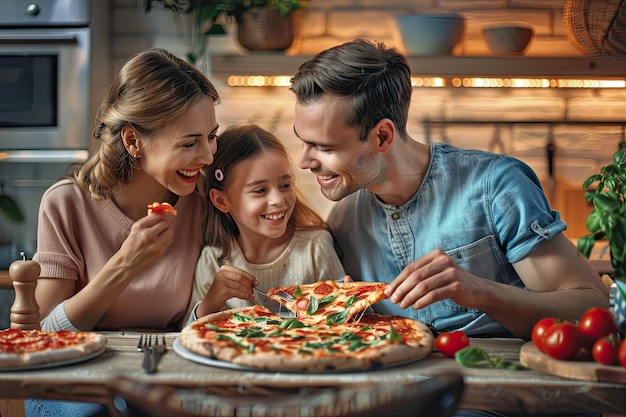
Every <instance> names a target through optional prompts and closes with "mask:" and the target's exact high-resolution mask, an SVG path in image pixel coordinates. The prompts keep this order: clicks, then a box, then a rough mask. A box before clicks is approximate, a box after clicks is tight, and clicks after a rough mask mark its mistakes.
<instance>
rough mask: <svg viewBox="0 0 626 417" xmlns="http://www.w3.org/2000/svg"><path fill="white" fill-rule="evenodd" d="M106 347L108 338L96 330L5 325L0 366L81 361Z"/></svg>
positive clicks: (1, 341) (0, 340)
mask: <svg viewBox="0 0 626 417" xmlns="http://www.w3.org/2000/svg"><path fill="white" fill-rule="evenodd" d="M105 347H106V338H105V337H104V336H103V335H101V334H98V333H95V332H73V331H65V330H61V331H58V332H46V331H42V330H21V329H6V330H2V331H0V369H17V368H29V367H33V366H41V365H51V364H59V363H66V362H69V361H78V360H81V359H86V358H89V357H91V356H93V355H95V354H98V353H101V352H103V351H104V349H105Z"/></svg>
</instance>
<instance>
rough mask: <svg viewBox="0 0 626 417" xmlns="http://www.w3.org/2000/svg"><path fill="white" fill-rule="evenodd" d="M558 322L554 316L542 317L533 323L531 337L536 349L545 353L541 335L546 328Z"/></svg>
mask: <svg viewBox="0 0 626 417" xmlns="http://www.w3.org/2000/svg"><path fill="white" fill-rule="evenodd" d="M558 322H559V321H558V320H557V319H555V318H554V317H546V318H544V319H541V320H539V321H538V322H537V323H535V326H534V327H533V332H532V335H531V339H532V341H533V343H534V344H535V346H537V349H539V351H540V352H543V353H545V352H544V346H543V337H544V336H545V334H546V330H548V329H549V328H550V327H552V326H554V325H555V324H557V323H558Z"/></svg>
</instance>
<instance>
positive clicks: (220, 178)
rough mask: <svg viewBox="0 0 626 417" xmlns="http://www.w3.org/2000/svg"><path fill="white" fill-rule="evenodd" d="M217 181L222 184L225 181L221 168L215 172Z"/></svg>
mask: <svg viewBox="0 0 626 417" xmlns="http://www.w3.org/2000/svg"><path fill="white" fill-rule="evenodd" d="M215 179H216V180H218V181H219V182H222V181H223V180H224V173H223V172H222V170H221V169H219V168H218V169H216V170H215Z"/></svg>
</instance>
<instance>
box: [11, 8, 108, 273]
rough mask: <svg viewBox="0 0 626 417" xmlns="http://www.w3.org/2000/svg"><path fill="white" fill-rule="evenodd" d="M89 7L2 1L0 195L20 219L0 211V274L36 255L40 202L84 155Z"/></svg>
mask: <svg viewBox="0 0 626 417" xmlns="http://www.w3.org/2000/svg"><path fill="white" fill-rule="evenodd" d="M98 1H100V0H98ZM91 7H92V5H91V1H90V0H0V195H2V196H3V197H2V199H3V200H2V201H6V200H7V196H8V197H9V198H10V199H12V200H14V201H15V202H16V203H17V205H18V206H19V208H20V209H21V212H22V214H23V220H15V219H12V218H11V216H7V215H6V214H4V215H3V213H2V210H0V270H4V269H6V268H7V266H8V265H9V264H10V263H11V262H12V261H14V260H16V259H18V258H19V254H20V252H21V251H27V252H30V253H31V254H32V253H34V252H35V250H36V240H37V216H38V210H39V203H40V200H41V196H42V195H43V193H44V192H45V190H46V189H47V188H48V187H49V186H50V185H52V184H53V183H54V182H55V181H57V180H58V179H59V177H61V176H62V175H63V174H65V172H66V171H67V167H68V165H69V164H70V163H71V162H72V161H75V160H84V159H85V158H86V157H87V155H88V149H89V141H90V132H89V130H90V125H91V123H90V114H89V112H90V85H91V80H90V77H91V74H92V72H91V68H90V60H91V48H92V46H91V45H92V33H91V28H90V23H91ZM0 208H1V207H0Z"/></svg>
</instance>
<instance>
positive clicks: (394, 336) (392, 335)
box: [389, 326, 403, 342]
mask: <svg viewBox="0 0 626 417" xmlns="http://www.w3.org/2000/svg"><path fill="white" fill-rule="evenodd" d="M389 340H391V341H392V342H402V341H403V339H402V336H400V333H398V332H396V329H394V328H393V326H389Z"/></svg>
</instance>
